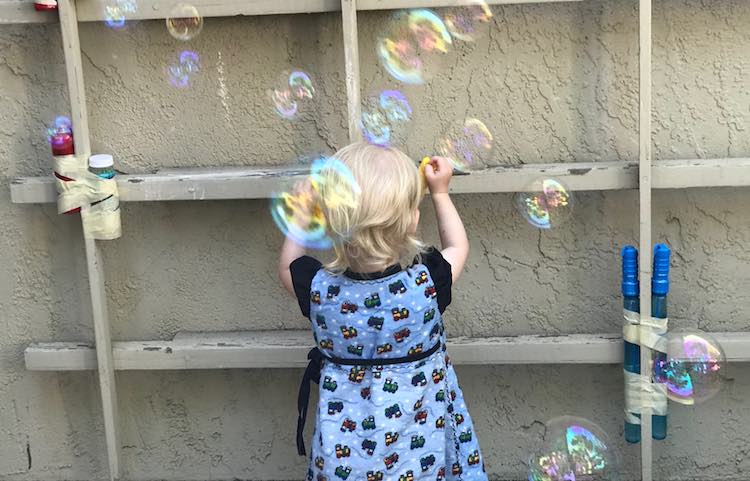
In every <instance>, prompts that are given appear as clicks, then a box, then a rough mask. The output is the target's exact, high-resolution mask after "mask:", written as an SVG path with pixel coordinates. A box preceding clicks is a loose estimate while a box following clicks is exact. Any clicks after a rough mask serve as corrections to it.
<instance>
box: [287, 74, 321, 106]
mask: <svg viewBox="0 0 750 481" xmlns="http://www.w3.org/2000/svg"><path fill="white" fill-rule="evenodd" d="M289 88H290V89H291V91H292V95H293V96H294V97H295V98H296V99H297V100H305V99H312V98H313V95H315V88H314V87H313V84H312V80H311V79H310V76H309V75H308V74H307V73H306V72H302V71H297V70H295V71H294V72H292V73H290V74H289Z"/></svg>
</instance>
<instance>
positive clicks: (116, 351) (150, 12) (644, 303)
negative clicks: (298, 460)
mask: <svg viewBox="0 0 750 481" xmlns="http://www.w3.org/2000/svg"><path fill="white" fill-rule="evenodd" d="M557 1H570V0H518V1H513V0H511V1H497V0H490V1H488V2H487V3H490V4H513V3H551V2H557ZM58 3H59V19H58V18H57V17H56V16H55V15H54V14H50V13H39V12H35V11H34V10H33V8H32V6H31V3H30V2H29V1H26V0H0V23H39V22H54V21H58V20H59V22H60V26H61V31H62V37H63V48H64V53H65V63H66V70H67V77H68V89H69V92H70V101H71V115H72V122H73V130H74V138H75V142H76V151H77V155H79V156H80V158H81V159H82V160H84V159H86V158H88V155H89V154H90V142H89V131H88V117H87V114H86V99H85V91H84V84H83V66H82V62H81V51H80V45H79V40H78V22H80V21H101V20H104V18H103V13H102V12H103V11H104V8H103V7H104V5H105V0H77V1H76V0H58ZM191 3H192V4H194V5H195V6H196V7H197V8H198V10H199V11H200V12H201V14H202V15H203V16H205V17H220V16H235V15H269V14H295V13H310V12H332V11H339V10H340V11H341V12H342V22H343V32H344V39H343V40H344V53H345V59H344V60H345V69H346V88H347V112H348V116H347V119H348V125H349V135H350V139H351V140H356V139H358V138H360V136H361V134H360V132H359V118H360V82H359V54H358V40H357V11H359V10H379V9H399V8H412V7H443V6H455V5H470V4H473V3H474V0H455V1H451V0H253V1H249V0H221V1H216V0H193V1H192V2H191ZM139 6H140V8H139V9H138V11H137V12H135V13H133V14H131V15H130V16H129V17H128V18H127V20H138V19H163V18H165V17H166V15H167V11H166V10H167V9H165V8H163V7H164V5H163V4H162V2H160V1H159V0H141V1H139ZM639 41H640V51H639V60H640V102H639V145H640V150H639V161H638V162H607V161H602V162H578V163H564V164H535V165H525V166H523V167H521V168H504V167H495V168H489V169H486V170H484V171H479V172H472V173H471V174H469V175H464V176H461V177H458V178H456V179H455V182H454V183H453V185H452V186H451V188H452V191H453V192H455V193H484V192H516V191H521V190H523V189H524V188H525V186H527V185H528V184H529V182H530V181H531V180H533V179H536V178H538V177H540V176H542V175H547V176H553V177H556V178H561V179H562V180H564V181H565V182H566V184H567V185H568V186H569V187H570V188H571V190H614V189H634V188H638V189H639V195H640V256H641V257H640V263H639V266H640V283H641V290H640V292H641V299H640V302H641V306H640V307H641V309H640V310H641V313H647V312H650V310H651V308H650V302H651V299H650V297H651V296H650V292H651V288H650V283H651V190H652V189H681V188H689V187H718V186H750V159H748V158H740V159H704V160H671V161H660V162H657V163H656V164H654V165H652V162H651V0H639ZM303 175H304V172H302V171H301V170H299V169H252V168H210V169H167V170H162V171H159V172H157V173H155V174H144V175H122V176H119V177H118V184H119V189H120V192H121V193H122V195H121V200H122V201H126V202H133V201H176V200H215V199H249V198H265V197H268V196H270V195H271V193H272V192H273V191H274V190H275V189H276V188H277V187H278V186H279V185H280V183H281V182H284V181H288V180H290V179H293V178H295V177H301V176H303ZM10 187H11V199H12V201H13V202H14V203H50V202H55V201H56V199H57V193H56V191H55V185H54V181H53V178H52V177H51V176H49V177H25V178H18V179H14V180H13V181H12V183H11V186H10ZM84 242H85V252H86V259H87V266H88V273H89V287H90V291H91V301H92V306H93V309H92V312H93V322H94V328H95V343H94V344H93V345H91V344H89V343H85V342H73V343H60V342H53V343H38V344H33V345H31V346H29V347H28V348H27V349H26V352H25V356H26V367H27V369H31V370H45V371H69V370H85V369H98V374H99V376H98V379H99V384H100V389H101V397H102V405H103V415H104V427H105V434H106V444H107V453H108V459H109V473H110V478H111V479H113V480H114V479H118V478H120V476H121V468H120V442H119V424H118V406H117V392H116V385H115V370H149V369H223V368H286V367H302V366H304V365H306V358H305V354H306V353H307V350H308V349H309V344H311V340H310V335H309V333H308V332H306V331H246V332H227V333H222V332H219V333H180V334H178V335H177V336H176V337H175V338H174V339H173V340H170V341H143V342H114V343H113V342H112V341H111V336H110V330H109V320H108V315H107V303H106V297H105V291H104V268H103V265H102V260H101V255H100V252H99V248H98V246H97V243H96V241H94V240H90V239H84ZM717 338H718V339H719V341H721V342H722V345H723V347H724V348H725V351H726V354H727V358H728V359H729V360H730V361H750V333H717ZM449 346H450V350H451V353H452V357H453V358H454V360H455V362H456V363H457V364H482V365H487V364H560V363H578V364H600V363H610V364H612V363H620V362H622V359H623V358H622V338H621V337H620V336H619V335H606V334H602V335H583V334H579V335H565V336H555V337H549V336H513V337H497V338H482V339H472V338H459V339H452V340H450V341H449ZM649 356H650V352H649V350H648V349H646V348H642V349H641V366H648V365H649V359H650V357H649ZM642 422H643V424H642V437H641V472H642V479H643V480H644V481H651V479H652V472H651V466H652V451H651V448H652V445H651V416H650V415H649V413H648V412H645V411H644V413H643V415H642Z"/></svg>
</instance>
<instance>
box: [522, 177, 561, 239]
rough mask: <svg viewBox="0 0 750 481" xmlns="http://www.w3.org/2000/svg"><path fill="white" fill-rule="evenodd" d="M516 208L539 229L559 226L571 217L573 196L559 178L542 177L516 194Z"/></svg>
mask: <svg viewBox="0 0 750 481" xmlns="http://www.w3.org/2000/svg"><path fill="white" fill-rule="evenodd" d="M515 203H516V208H517V209H518V212H519V213H520V214H521V215H522V216H523V218H524V219H526V221H527V222H528V223H529V224H531V225H532V226H534V227H536V228H538V229H551V228H552V227H558V226H560V225H561V224H564V223H565V222H567V221H568V219H570V217H571V215H572V212H573V196H572V194H571V192H570V191H569V190H568V189H567V188H566V187H565V185H563V184H562V182H560V181H559V180H557V179H552V178H541V179H537V180H535V181H534V182H532V184H531V185H529V187H528V188H527V189H526V190H525V191H524V192H519V193H517V194H516V197H515Z"/></svg>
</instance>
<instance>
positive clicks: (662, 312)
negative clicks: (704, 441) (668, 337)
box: [651, 244, 670, 439]
mask: <svg viewBox="0 0 750 481" xmlns="http://www.w3.org/2000/svg"><path fill="white" fill-rule="evenodd" d="M669 253H670V251H669V247H668V246H667V245H666V244H656V245H655V246H654V266H653V274H652V276H651V317H652V318H653V319H664V320H665V328H666V319H667V293H669ZM663 334H666V332H664V333H663ZM655 354H656V355H657V356H659V353H658V352H656V353H655ZM651 433H652V437H653V438H654V439H664V438H666V437H667V415H666V414H664V415H658V414H654V415H653V416H652V417H651Z"/></svg>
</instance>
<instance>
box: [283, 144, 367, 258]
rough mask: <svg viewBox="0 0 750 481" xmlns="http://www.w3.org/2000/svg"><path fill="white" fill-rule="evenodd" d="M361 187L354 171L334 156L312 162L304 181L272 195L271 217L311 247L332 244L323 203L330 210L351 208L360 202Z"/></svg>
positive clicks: (324, 246)
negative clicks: (292, 187) (299, 184)
mask: <svg viewBox="0 0 750 481" xmlns="http://www.w3.org/2000/svg"><path fill="white" fill-rule="evenodd" d="M359 196H360V189H359V185H358V184H357V182H356V181H355V180H354V175H353V174H352V173H351V171H350V170H349V169H348V168H347V167H346V166H345V165H344V164H343V163H341V161H339V160H337V159H335V158H331V157H329V158H320V159H318V160H316V161H314V162H313V164H312V167H311V169H310V175H309V177H308V178H307V181H306V183H305V184H303V185H301V186H296V187H295V188H294V189H291V190H288V191H285V192H280V193H277V194H275V195H274V196H273V197H272V199H271V217H272V218H273V220H274V222H275V223H276V225H277V226H278V227H279V229H280V230H281V232H282V233H283V234H284V235H286V236H289V237H291V238H292V239H294V241H295V242H297V243H298V244H300V245H303V246H305V247H308V248H311V249H328V248H330V247H331V246H332V245H333V241H332V237H331V236H332V235H336V236H341V235H345V233H332V232H330V229H329V228H328V225H327V222H326V219H325V215H324V214H323V206H326V207H327V208H328V209H329V210H335V209H338V208H347V207H348V208H352V207H355V206H356V205H357V203H358V202H359Z"/></svg>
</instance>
